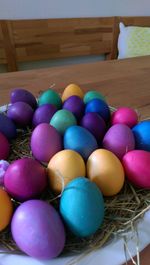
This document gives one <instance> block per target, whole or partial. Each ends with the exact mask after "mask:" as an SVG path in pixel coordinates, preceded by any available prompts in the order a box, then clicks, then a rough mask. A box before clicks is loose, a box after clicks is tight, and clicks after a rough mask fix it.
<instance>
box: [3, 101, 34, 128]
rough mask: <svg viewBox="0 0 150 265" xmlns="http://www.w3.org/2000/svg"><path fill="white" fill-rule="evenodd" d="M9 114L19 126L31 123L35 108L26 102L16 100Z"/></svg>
mask: <svg viewBox="0 0 150 265" xmlns="http://www.w3.org/2000/svg"><path fill="white" fill-rule="evenodd" d="M7 116H8V117H9V118H10V119H12V120H13V121H14V122H15V123H16V124H18V125H19V126H23V127H24V126H27V125H30V123H31V121H32V117H33V109H32V108H31V106H30V105H29V104H27V103H25V102H21V101H18V102H15V103H13V104H12V105H10V106H9V108H8V111H7Z"/></svg>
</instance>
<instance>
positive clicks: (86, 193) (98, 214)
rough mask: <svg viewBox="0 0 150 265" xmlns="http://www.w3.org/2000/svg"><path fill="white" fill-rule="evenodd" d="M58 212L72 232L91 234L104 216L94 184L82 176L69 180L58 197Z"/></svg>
mask: <svg viewBox="0 0 150 265" xmlns="http://www.w3.org/2000/svg"><path fill="white" fill-rule="evenodd" d="M60 213H61V215H62V217H63V220H64V222H65V224H66V226H67V227H68V228H69V229H70V231H71V232H72V233H73V234H75V235H76V236H78V237H87V236H90V235H93V234H94V233H95V232H96V231H97V230H98V229H99V228H100V226H101V224H102V222H103V218H104V201H103V197H102V194H101V192H100V190H99V189H98V187H97V186H96V184H95V183H92V182H91V181H89V180H88V179H86V178H84V177H80V178H76V179H74V180H72V181H71V182H69V183H68V185H67V186H66V187H65V189H64V191H63V194H62V196H61V199H60Z"/></svg>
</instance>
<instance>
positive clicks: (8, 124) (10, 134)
mask: <svg viewBox="0 0 150 265" xmlns="http://www.w3.org/2000/svg"><path fill="white" fill-rule="evenodd" d="M0 132H2V133H3V134H4V135H5V136H6V137H7V139H9V140H11V139H13V138H16V136H17V129H16V126H15V124H14V122H13V121H12V120H11V119H10V118H8V117H7V116H6V115H5V114H3V113H0Z"/></svg>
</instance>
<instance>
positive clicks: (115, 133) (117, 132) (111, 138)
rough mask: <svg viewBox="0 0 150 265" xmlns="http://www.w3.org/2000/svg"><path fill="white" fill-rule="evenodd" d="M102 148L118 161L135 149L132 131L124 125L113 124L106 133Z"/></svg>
mask: <svg viewBox="0 0 150 265" xmlns="http://www.w3.org/2000/svg"><path fill="white" fill-rule="evenodd" d="M103 147H104V148H105V149H107V150H109V151H111V152H113V153H114V154H115V155H116V156H117V157H118V158H119V159H122V157H123V156H124V155H125V154H126V153H127V152H128V151H131V150H133V149H134V148H135V140H134V136H133V133H132V130H131V129H130V128H129V127H128V126H127V125H125V124H115V125H113V126H112V127H110V129H109V130H108V131H107V133H106V134H105V136H104V139H103Z"/></svg>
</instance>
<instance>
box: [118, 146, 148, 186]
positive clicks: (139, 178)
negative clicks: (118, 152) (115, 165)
mask: <svg viewBox="0 0 150 265" xmlns="http://www.w3.org/2000/svg"><path fill="white" fill-rule="evenodd" d="M122 163H123V167H124V169H125V173H126V177H127V178H128V180H129V181H131V182H132V183H133V184H134V185H136V186H138V187H141V188H144V189H150V168H149V167H150V152H148V151H143V150H133V151H130V152H128V153H127V154H126V155H125V156H124V157H123V160H122Z"/></svg>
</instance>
